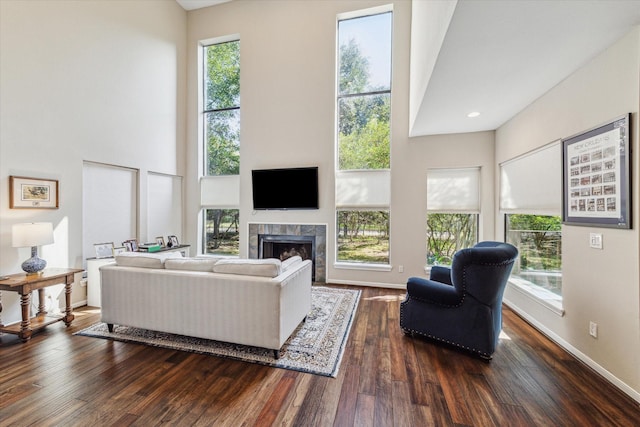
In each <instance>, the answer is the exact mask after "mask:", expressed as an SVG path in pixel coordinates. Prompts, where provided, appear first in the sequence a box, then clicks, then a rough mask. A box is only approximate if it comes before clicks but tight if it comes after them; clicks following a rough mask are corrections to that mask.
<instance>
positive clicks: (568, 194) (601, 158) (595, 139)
mask: <svg viewBox="0 0 640 427" xmlns="http://www.w3.org/2000/svg"><path fill="white" fill-rule="evenodd" d="M630 123H631V114H630V113H628V114H625V115H624V116H622V117H617V118H615V119H613V120H612V121H610V122H608V123H605V124H603V125H601V126H597V127H595V128H592V129H589V130H587V131H585V132H581V133H580V134H578V135H574V136H572V137H569V138H565V139H563V140H562V175H563V180H562V186H563V191H562V202H563V203H562V221H563V223H564V224H567V225H584V226H587V227H594V226H597V227H611V228H621V229H629V228H631V215H632V212H631V203H632V202H631V174H630V168H629V164H630V158H631V152H630V150H629V140H630V138H631V135H630V127H629V125H630Z"/></svg>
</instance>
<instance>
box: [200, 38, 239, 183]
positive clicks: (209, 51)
mask: <svg viewBox="0 0 640 427" xmlns="http://www.w3.org/2000/svg"><path fill="white" fill-rule="evenodd" d="M204 58H205V63H204V68H205V69H204V126H205V129H204V135H205V153H206V154H205V161H206V164H205V174H206V175H237V174H239V173H240V42H239V41H232V42H226V43H219V44H214V45H211V46H206V47H205V48H204Z"/></svg>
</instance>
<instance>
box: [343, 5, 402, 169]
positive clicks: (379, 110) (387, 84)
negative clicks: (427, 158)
mask: <svg viewBox="0 0 640 427" xmlns="http://www.w3.org/2000/svg"><path fill="white" fill-rule="evenodd" d="M391 21H392V14H391V13H390V12H389V13H383V14H379V15H373V16H365V17H361V18H354V19H349V20H345V21H340V23H339V26H338V42H339V45H340V48H339V73H340V74H339V76H338V80H339V83H338V169H339V170H354V169H388V168H389V167H390V164H391V163H390V140H391V134H390V131H389V129H390V119H391V73H390V69H391V47H390V41H391ZM376 37H380V40H384V41H385V42H386V43H388V46H387V45H386V44H384V46H383V45H382V44H381V45H376V44H375V43H376V42H374V41H373V40H374V39H376ZM382 64H384V65H382Z"/></svg>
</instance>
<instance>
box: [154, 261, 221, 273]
mask: <svg viewBox="0 0 640 427" xmlns="http://www.w3.org/2000/svg"><path fill="white" fill-rule="evenodd" d="M217 262H218V260H217V259H214V258H170V259H168V260H166V261H165V262H164V268H165V269H167V270H189V271H208V272H211V271H213V266H214V265H216V263H217Z"/></svg>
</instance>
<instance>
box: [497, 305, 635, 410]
mask: <svg viewBox="0 0 640 427" xmlns="http://www.w3.org/2000/svg"><path fill="white" fill-rule="evenodd" d="M502 302H503V303H504V304H505V305H506V306H508V307H509V308H510V309H511V310H513V311H514V312H516V313H517V314H518V316H520V317H522V318H523V319H524V320H526V321H527V322H528V323H529V324H531V325H532V326H533V327H534V328H536V329H537V330H538V331H540V332H541V333H542V334H544V335H545V336H546V337H547V338H549V339H550V340H551V341H553V342H555V343H556V344H558V345H559V346H560V347H562V348H563V349H564V350H566V351H567V352H569V354H571V355H572V356H573V357H575V358H576V359H578V360H580V361H581V362H583V363H584V364H585V365H587V366H589V367H590V368H591V369H593V370H594V371H596V372H597V373H598V374H600V375H601V376H602V377H604V378H605V379H606V380H607V381H609V382H610V383H611V384H613V385H614V386H615V387H616V388H618V389H619V390H620V391H622V392H623V393H624V394H626V395H628V396H629V397H630V398H632V399H633V400H635V401H636V402H638V403H639V404H640V392H638V391H636V390H634V389H633V388H631V386H629V385H628V384H627V383H625V382H624V381H622V380H621V379H620V378H618V377H616V376H615V375H613V374H612V373H611V372H609V371H608V370H606V369H605V368H604V367H602V366H601V365H599V364H598V363H596V362H595V361H594V360H593V359H591V358H590V357H589V356H587V355H586V354H584V353H583V352H581V351H580V350H578V349H577V348H575V347H574V346H572V345H571V344H569V343H568V342H567V341H565V340H564V339H562V338H561V337H560V336H558V335H557V334H556V333H554V332H553V331H551V330H550V329H548V328H547V327H545V326H544V325H542V324H541V323H540V322H538V321H537V320H536V319H534V318H533V317H531V316H529V315H528V314H527V313H526V312H524V311H523V310H521V309H520V308H519V307H518V306H517V305H516V304H513V303H511V302H510V301H508V300H507V299H503V301H502Z"/></svg>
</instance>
